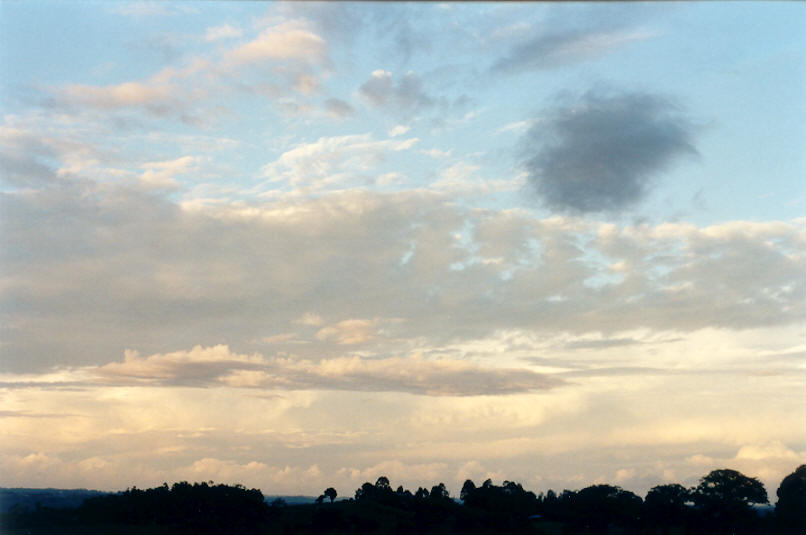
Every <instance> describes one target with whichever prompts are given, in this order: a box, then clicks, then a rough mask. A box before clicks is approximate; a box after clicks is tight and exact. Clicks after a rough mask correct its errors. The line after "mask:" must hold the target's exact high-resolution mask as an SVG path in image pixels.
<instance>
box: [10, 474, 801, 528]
mask: <svg viewBox="0 0 806 535" xmlns="http://www.w3.org/2000/svg"><path fill="white" fill-rule="evenodd" d="M776 494H777V496H778V501H777V504H776V506H775V509H774V510H773V509H771V508H770V509H769V510H768V511H767V514H760V513H759V510H758V507H759V506H763V505H765V504H768V503H769V500H768V496H767V492H766V490H765V488H764V486H763V485H762V484H761V482H760V481H758V480H757V479H755V478H751V477H747V476H745V475H743V474H741V473H739V472H737V471H734V470H727V469H723V470H714V471H712V472H710V473H709V474H707V475H705V476H704V477H702V478H701V479H700V481H699V484H698V485H697V486H695V487H692V488H686V487H683V486H682V485H679V484H667V485H659V486H656V487H653V488H652V489H651V490H650V491H649V492H648V493H647V495H646V496H645V497H644V498H643V499H642V498H641V497H640V496H638V495H636V494H634V493H632V492H630V491H628V490H624V489H622V488H620V487H618V486H614V485H606V484H602V485H592V486H589V487H586V488H583V489H581V490H578V491H569V490H564V491H562V492H561V493H555V492H554V491H552V490H549V491H548V492H546V493H545V494H544V493H540V494H539V495H536V494H535V493H534V492H531V491H528V490H526V489H524V488H523V487H522V486H521V485H520V484H519V483H516V482H512V481H504V482H503V483H502V484H501V485H495V484H493V482H492V481H491V480H489V479H488V480H487V481H484V482H483V483H481V484H480V485H478V486H477V485H476V484H475V483H474V482H473V481H471V480H467V481H465V483H464V485H463V486H462V490H461V492H460V495H459V496H458V499H454V498H453V497H451V496H450V494H449V492H448V490H447V489H446V487H445V485H444V484H442V483H439V484H437V485H434V486H432V487H431V488H430V489H428V488H423V487H420V488H418V489H417V490H416V491H413V492H412V491H410V490H407V489H404V488H403V487H402V486H399V487H397V488H393V487H392V485H391V484H390V482H389V479H388V478H386V477H380V478H378V480H377V481H376V482H375V483H374V484H372V483H369V482H366V483H364V484H363V485H362V486H361V487H360V488H358V489H357V490H356V491H355V494H354V496H353V497H352V498H350V499H347V500H336V497H337V492H336V490H335V489H334V488H333V487H328V488H327V489H326V490H325V492H323V494H322V496H320V497H319V498H318V499H317V501H316V503H315V504H309V505H294V506H290V505H286V504H284V503H283V502H282V500H275V501H274V502H272V503H271V504H268V503H266V500H265V499H264V497H263V494H262V493H261V492H260V491H259V490H257V489H246V488H245V487H243V486H242V485H235V486H229V485H215V484H213V482H209V484H208V483H194V484H190V483H187V482H182V483H175V484H174V485H173V486H171V487H169V486H168V485H167V484H164V485H163V486H161V487H157V488H153V489H147V490H140V489H137V488H132V489H128V490H126V491H125V492H121V493H118V494H111V495H105V496H99V497H94V498H89V499H87V500H86V501H85V502H84V503H83V504H82V505H81V506H79V507H78V508H76V509H72V510H54V509H47V508H44V509H39V510H36V511H27V512H25V511H19V510H17V511H11V512H9V513H7V514H6V515H4V516H3V518H2V523H1V524H0V528H2V530H1V531H2V532H3V533H9V534H15V533H27V534H37V533H54V532H59V533H66V534H70V533H82V534H92V533H110V532H116V533H129V534H154V533H159V534H167V533H220V534H230V533H232V534H241V533H243V534H280V533H283V534H290V533H294V534H296V533H299V534H320V533H321V534H325V533H332V534H343V533H344V534H346V533H389V534H406V533H411V534H427V533H434V534H436V533H440V534H451V533H463V534H492V533H524V534H542V535H574V534H580V535H581V534H594V533H607V534H624V535H632V534H634V535H679V534H696V535H700V534H702V535H705V534H709V535H712V534H713V535H728V534H730V535H761V534H774V533H778V534H781V535H796V534H797V535H803V534H805V533H806V465H803V466H800V467H799V468H798V469H797V470H795V471H794V472H793V473H792V474H790V475H788V476H787V477H786V478H784V480H783V481H782V482H781V484H780V486H779V488H778V490H777V493H776Z"/></svg>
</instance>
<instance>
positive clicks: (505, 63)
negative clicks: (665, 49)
mask: <svg viewBox="0 0 806 535" xmlns="http://www.w3.org/2000/svg"><path fill="white" fill-rule="evenodd" d="M649 37H651V34H649V33H647V32H643V31H636V30H622V29H617V30H595V29H575V30H565V31H560V32H552V33H541V34H539V35H537V36H536V37H534V38H532V39H530V40H528V41H526V42H521V43H518V44H516V45H515V46H513V47H512V48H511V49H510V51H509V53H508V54H507V55H506V56H504V57H502V58H500V59H498V60H497V61H496V62H495V63H494V64H493V66H492V67H491V71H493V72H496V73H514V72H519V71H527V70H539V69H550V68H556V67H560V66H563V65H567V64H570V63H576V62H579V61H584V60H588V59H593V58H596V57H599V56H602V55H604V54H606V53H607V52H609V51H610V50H612V49H614V48H616V47H619V46H622V45H624V44H626V43H630V42H634V41H642V40H645V39H647V38H649Z"/></svg>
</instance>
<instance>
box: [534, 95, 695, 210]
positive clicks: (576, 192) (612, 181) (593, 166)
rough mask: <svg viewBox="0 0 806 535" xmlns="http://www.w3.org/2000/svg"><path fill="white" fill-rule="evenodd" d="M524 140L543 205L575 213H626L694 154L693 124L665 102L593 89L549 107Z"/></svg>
mask: <svg viewBox="0 0 806 535" xmlns="http://www.w3.org/2000/svg"><path fill="white" fill-rule="evenodd" d="M524 142H525V145H527V146H528V148H527V149H526V151H527V153H528V154H527V157H528V159H527V160H526V162H525V165H526V169H527V171H528V178H529V182H530V183H531V184H532V186H533V187H534V188H535V190H536V191H537V193H538V195H539V196H540V198H541V200H542V201H543V202H544V203H545V204H546V205H547V206H548V207H549V208H551V209H555V210H561V211H572V212H615V211H620V210H623V209H625V208H628V207H630V206H631V205H633V204H635V203H637V202H639V201H640V200H642V199H643V198H644V197H645V196H646V195H647V193H648V192H649V191H650V190H651V187H652V185H653V181H654V180H655V178H656V176H657V175H658V174H659V173H660V172H662V171H664V170H665V169H667V168H668V167H670V165H671V164H672V163H674V162H675V161H676V160H678V159H679V158H680V157H681V156H685V155H695V154H696V153H697V151H696V149H695V147H694V144H693V143H694V131H693V128H692V126H691V124H690V123H689V121H688V120H687V119H686V118H685V117H684V116H683V115H682V114H681V113H680V111H679V110H678V109H677V108H676V107H675V106H674V105H673V104H672V103H671V102H670V101H668V100H667V99H664V98H662V97H659V96H656V95H651V94H643V93H621V94H610V95H603V94H599V93H596V92H588V93H586V94H584V95H582V96H581V97H580V98H578V99H576V100H575V101H572V102H569V103H567V104H566V105H562V106H560V107H558V108H556V109H554V110H551V111H550V112H549V113H548V115H547V116H546V117H545V118H544V119H543V120H541V121H540V122H539V123H538V124H536V125H535V126H534V127H533V128H532V129H531V130H530V131H529V132H528V133H527V135H526V136H525V138H524Z"/></svg>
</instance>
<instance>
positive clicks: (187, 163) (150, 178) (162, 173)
mask: <svg viewBox="0 0 806 535" xmlns="http://www.w3.org/2000/svg"><path fill="white" fill-rule="evenodd" d="M195 161H196V158H195V157H193V156H182V157H181V158H177V159H175V160H168V161H164V162H148V163H145V164H143V166H142V167H143V168H144V169H145V171H144V172H143V174H142V175H140V181H141V182H142V183H143V184H144V185H145V186H146V187H148V188H170V189H173V188H176V187H178V186H179V182H177V181H176V179H175V178H174V177H175V176H177V175H182V174H184V173H187V172H188V171H190V170H191V169H192V166H193V164H194V162H195Z"/></svg>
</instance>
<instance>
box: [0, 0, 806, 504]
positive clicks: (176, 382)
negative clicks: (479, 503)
mask: <svg viewBox="0 0 806 535" xmlns="http://www.w3.org/2000/svg"><path fill="white" fill-rule="evenodd" d="M0 24H1V25H2V28H0V54H2V55H0V70H1V71H2V76H0V78H2V82H1V83H0V112H1V113H2V124H1V125H0V158H2V163H1V164H0V169H2V171H3V172H2V180H0V194H1V195H2V209H0V216H1V217H2V220H0V225H2V226H0V229H2V239H3V244H4V247H3V250H4V251H3V253H2V256H1V257H0V263H2V266H3V278H2V288H0V299H1V300H2V301H0V302H1V303H2V304H1V305H0V313H2V317H3V325H4V327H3V335H2V339H3V342H2V345H0V351H2V353H0V354H2V359H1V360H0V365H1V366H0V400H2V412H0V427H2V428H3V429H4V432H5V434H6V435H7V436H10V437H12V438H11V440H10V441H8V442H7V444H4V446H3V447H2V450H0V466H2V470H0V473H2V474H4V476H2V477H3V478H4V479H3V480H0V484H2V485H4V486H60V487H69V486H82V487H93V488H122V487H126V486H130V485H132V484H137V485H139V486H144V485H152V484H159V483H161V482H162V481H164V480H178V479H199V480H201V479H204V480H208V479H215V480H226V481H236V480H237V481H239V482H243V483H246V484H248V485H252V486H258V487H260V488H262V489H263V490H264V491H266V492H270V493H307V494H318V493H319V492H321V489H322V488H325V486H331V485H335V486H336V487H337V489H338V490H339V492H340V493H342V494H351V493H352V491H353V490H354V488H357V487H358V486H360V484H361V483H362V482H363V481H364V480H370V481H374V480H375V478H377V476H378V475H382V474H383V475H387V476H388V477H390V479H391V480H392V482H393V483H398V482H399V483H401V484H404V485H407V486H414V487H415V488H416V486H417V485H425V484H433V483H435V482H437V481H438V480H441V481H445V483H446V484H448V487H449V489H453V490H458V488H460V487H461V484H462V482H463V480H464V479H465V478H467V477H472V478H476V479H481V480H483V479H486V478H487V477H492V478H493V479H496V478H497V479H514V480H520V481H523V483H524V485H525V486H526V487H528V488H532V489H535V490H545V489H547V488H549V487H553V488H555V489H558V490H561V489H562V488H579V487H581V486H584V485H585V484H590V483H593V482H601V481H608V482H615V483H617V484H619V485H622V486H624V487H625V488H628V489H633V490H636V491H641V492H643V491H645V490H646V489H648V488H649V487H651V486H652V485H655V484H659V483H663V482H670V481H675V482H682V483H684V484H689V483H692V482H694V481H696V479H697V477H699V476H701V475H703V474H704V473H706V472H707V470H708V469H711V468H717V467H722V466H725V465H730V467H732V468H737V469H741V470H745V471H747V472H748V473H749V475H753V476H757V477H760V478H762V480H763V481H765V483H766V484H767V485H768V490H770V491H773V492H774V488H772V487H771V485H777V483H778V481H780V479H781V477H783V476H784V475H785V474H786V473H789V472H790V471H791V470H792V469H793V468H794V467H795V466H796V465H797V464H798V463H803V462H806V435H804V434H803V431H802V430H803V429H804V428H805V427H804V425H803V424H804V420H803V416H804V414H806V410H805V409H806V407H804V398H803V396H802V394H801V393H800V392H801V391H802V386H803V384H802V383H803V377H804V375H803V373H804V370H806V367H804V360H803V359H804V357H803V355H804V354H805V352H806V340H805V339H804V334H803V333H804V332H806V330H804V328H803V327H804V315H805V314H806V309H805V308H804V297H806V287H805V286H804V276H803V275H804V272H806V271H805V268H806V257H804V246H806V228H804V224H805V223H804V222H805V221H806V219H804V203H805V202H806V188H804V183H806V181H804V172H805V171H806V157H805V156H804V154H806V151H804V148H806V127H805V126H804V124H806V121H804V117H805V116H806V109H804V107H805V106H806V99H805V98H804V96H806V87H805V85H804V84H805V83H806V58H805V57H804V54H805V52H804V51H806V38H805V37H804V35H806V32H804V29H806V10H804V8H803V7H802V6H801V5H800V4H798V3H794V2H785V3H755V2H740V3H717V2H713V3H711V2H707V3H685V2H682V3H677V2H675V3H657V4H655V3H606V4H597V3H579V4H568V5H566V4H561V3H545V4H543V3H496V4H492V3H491V4H485V3H468V4H458V3H457V4H453V3H447V4H436V3H413V4H403V3H377V4H376V3H354V4H353V3H328V4H320V3H313V2H311V3H309V2H301V3H262V2H243V3H239V2H227V3H214V2H203V3H202V2H198V3H197V2H166V3H124V2H118V3H100V2H87V3H77V2H66V3H65V2H36V3H24V2H4V3H3V4H1V5H0ZM166 408H168V410H166ZM43 419H46V421H48V423H49V424H51V425H49V426H47V428H45V427H43V426H42V425H41V423H42V422H43V421H45V420H43ZM45 429H46V430H47V434H45Z"/></svg>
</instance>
